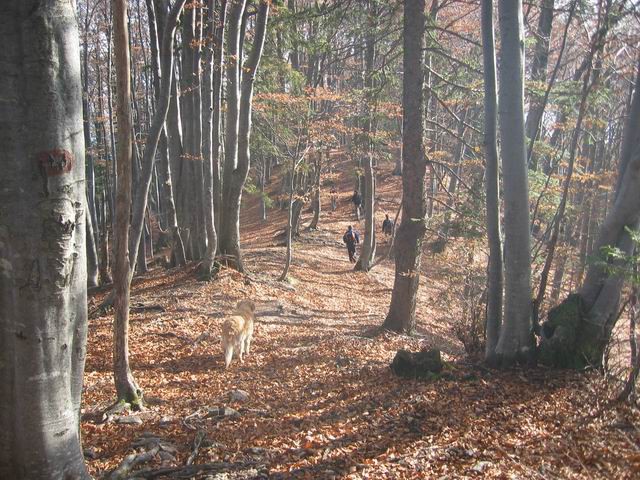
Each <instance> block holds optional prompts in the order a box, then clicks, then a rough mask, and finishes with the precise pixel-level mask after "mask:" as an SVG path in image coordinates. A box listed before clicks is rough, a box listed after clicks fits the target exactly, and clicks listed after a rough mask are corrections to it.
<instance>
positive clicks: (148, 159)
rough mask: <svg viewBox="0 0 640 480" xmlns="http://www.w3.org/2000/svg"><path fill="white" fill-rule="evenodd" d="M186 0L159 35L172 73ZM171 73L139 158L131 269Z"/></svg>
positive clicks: (165, 78)
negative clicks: (140, 162) (141, 155)
mask: <svg viewBox="0 0 640 480" xmlns="http://www.w3.org/2000/svg"><path fill="white" fill-rule="evenodd" d="M185 1H186V0H176V2H175V3H174V4H173V6H172V7H171V11H170V12H169V15H168V17H167V22H166V25H165V28H164V32H163V35H162V44H163V47H162V49H161V50H162V51H163V52H164V54H163V56H162V59H161V61H162V66H161V71H162V72H171V71H172V70H173V37H174V35H175V30H176V23H177V21H178V16H179V15H180V12H181V11H182V7H183V5H184V3H185ZM172 79H173V77H172V75H164V76H163V77H162V81H161V82H160V85H161V86H160V96H159V99H158V105H157V107H156V113H155V115H154V117H153V121H152V123H151V127H150V129H149V133H148V134H147V140H146V142H145V148H144V154H143V157H142V173H141V176H140V181H139V182H138V183H139V185H138V188H137V190H136V192H135V196H134V202H133V216H132V218H131V238H130V240H129V252H130V254H129V256H130V259H129V263H130V268H131V269H132V270H133V268H134V266H135V264H136V259H137V257H138V248H139V245H140V243H141V242H142V241H144V238H143V237H142V230H143V228H144V220H145V213H146V211H147V200H148V197H149V187H150V186H151V180H152V178H153V169H154V166H155V159H156V152H157V149H158V142H159V140H160V134H161V133H162V129H163V127H164V123H165V120H166V118H167V112H168V111H169V100H170V93H171V84H172Z"/></svg>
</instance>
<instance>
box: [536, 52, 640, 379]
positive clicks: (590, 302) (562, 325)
mask: <svg viewBox="0 0 640 480" xmlns="http://www.w3.org/2000/svg"><path fill="white" fill-rule="evenodd" d="M639 82H640V62H638V73H637V76H636V84H635V85H636V87H635V91H634V93H633V100H632V102H631V107H630V109H629V116H628V118H627V122H626V125H625V129H624V134H623V138H622V148H621V152H620V162H619V173H618V181H617V184H616V196H615V200H614V203H613V206H612V207H611V208H610V210H609V212H608V214H607V216H606V217H605V220H604V222H603V223H602V226H601V228H600V233H599V235H598V237H597V240H596V241H595V242H594V245H593V252H594V255H595V256H597V257H599V260H600V261H597V262H593V263H592V264H591V266H590V268H589V270H588V272H587V277H586V279H585V281H584V284H583V285H582V288H581V289H580V292H579V293H577V294H573V295H570V296H569V297H568V298H567V299H566V300H565V301H564V302H562V303H561V304H560V305H559V306H558V307H556V308H554V309H552V310H551V311H550V312H549V314H548V316H547V321H546V322H545V324H544V325H543V326H542V329H541V334H542V342H541V345H540V352H539V353H540V355H539V357H540V360H541V361H542V362H543V363H545V364H549V365H553V366H558V367H573V368H582V367H584V366H585V365H600V364H601V361H602V354H603V351H604V349H605V347H606V345H607V343H608V341H609V338H610V336H611V331H612V330H613V327H614V326H615V322H616V321H617V319H618V315H617V313H618V304H619V301H620V293H621V290H622V286H623V283H624V277H625V276H624V275H623V274H621V273H620V271H619V270H620V269H623V261H620V260H618V261H615V260H614V259H611V258H609V257H608V256H607V254H606V252H605V251H603V249H605V248H606V247H610V248H617V249H619V250H620V252H621V254H622V256H629V255H632V254H633V252H634V250H635V248H636V247H637V245H636V244H635V242H634V241H633V239H632V237H631V235H630V233H629V230H638V228H640V195H638V189H639V185H640V88H639V87H638V85H640V83H639Z"/></svg>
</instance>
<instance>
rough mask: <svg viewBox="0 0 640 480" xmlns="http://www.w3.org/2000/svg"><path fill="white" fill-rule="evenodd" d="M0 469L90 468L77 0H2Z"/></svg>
mask: <svg viewBox="0 0 640 480" xmlns="http://www.w3.org/2000/svg"><path fill="white" fill-rule="evenodd" d="M0 42H1V43H2V49H0V65H2V67H1V70H2V74H1V75H0V91H1V92H2V102H1V107H0V125H2V127H1V128H0V166H1V168H2V174H0V218H1V219H2V220H1V221H0V330H1V331H2V332H3V333H2V335H0V478H3V479H7V480H8V479H16V480H18V479H29V480H52V479H55V480H64V479H71V478H73V479H87V480H88V479H89V478H90V476H89V475H88V473H87V471H86V469H85V466H84V458H83V455H82V449H81V446H80V429H79V425H80V397H81V393H82V377H83V371H84V361H85V357H86V335H87V271H86V258H85V254H86V251H85V244H86V242H85V225H84V222H85V218H86V216H88V212H87V204H86V200H85V198H86V194H85V169H84V155H85V151H84V142H83V136H82V133H81V132H82V85H81V81H80V52H79V50H78V45H79V38H78V31H77V25H76V12H75V4H74V2H62V1H57V2H53V1H48V2H44V1H36V0H28V1H23V2H8V1H7V2H0Z"/></svg>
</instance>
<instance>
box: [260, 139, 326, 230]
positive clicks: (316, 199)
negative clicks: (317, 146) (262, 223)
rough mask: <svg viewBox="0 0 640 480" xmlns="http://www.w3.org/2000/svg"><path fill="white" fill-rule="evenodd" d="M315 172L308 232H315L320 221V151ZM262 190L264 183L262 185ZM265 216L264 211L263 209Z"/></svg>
mask: <svg viewBox="0 0 640 480" xmlns="http://www.w3.org/2000/svg"><path fill="white" fill-rule="evenodd" d="M315 163H316V164H315V170H314V172H313V173H314V175H313V218H312V219H311V223H310V224H309V230H317V229H318V222H319V221H320V213H321V212H322V202H321V199H320V194H321V189H320V183H321V182H320V180H321V178H322V174H321V173H322V150H320V151H319V152H318V157H317V159H316V162H315ZM262 185H263V188H264V181H263V183H262ZM265 214H266V209H265Z"/></svg>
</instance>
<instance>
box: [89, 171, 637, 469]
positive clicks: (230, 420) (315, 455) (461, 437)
mask: <svg viewBox="0 0 640 480" xmlns="http://www.w3.org/2000/svg"><path fill="white" fill-rule="evenodd" d="M342 164H343V166H345V170H346V162H343V163H342ZM390 168H391V167H389V172H390ZM334 176H335V179H336V181H337V184H338V186H339V192H340V201H339V208H338V209H337V211H335V212H331V211H327V209H326V208H325V211H324V212H323V215H322V217H321V222H320V230H318V231H315V232H305V231H303V232H302V237H301V238H300V239H299V241H297V242H296V243H295V245H294V261H293V264H292V268H291V272H290V277H291V279H290V281H289V282H287V283H282V282H278V281H277V278H278V276H279V275H280V272H281V270H282V267H283V264H284V253H285V251H284V250H285V249H284V248H283V247H282V246H280V245H278V239H277V234H278V232H279V231H281V230H282V229H283V226H284V224H285V215H286V212H282V211H278V210H276V209H271V210H270V211H269V219H268V220H267V221H266V222H263V221H262V220H261V219H260V215H259V202H258V200H257V199H256V198H251V197H249V196H248V195H247V196H246V197H247V198H246V199H245V207H246V208H245V209H244V211H243V218H242V231H243V248H244V250H243V251H244V255H245V256H244V261H245V265H246V267H247V270H248V272H249V273H248V275H242V274H239V273H237V272H235V271H232V270H228V269H223V270H222V271H221V272H220V274H219V275H218V277H217V278H216V279H215V281H213V282H208V283H207V282H200V281H198V280H197V279H196V275H195V267H194V266H190V267H187V268H185V269H172V270H164V269H161V268H156V269H152V271H151V272H150V273H149V274H147V275H145V276H144V277H142V278H138V279H136V280H135V281H134V285H133V290H132V304H133V305H136V304H143V305H147V306H148V305H160V306H162V307H163V309H164V311H152V310H144V311H133V312H132V316H131V331H130V358H131V365H132V370H133V373H134V376H135V378H136V380H137V381H138V383H139V385H140V387H141V388H142V389H143V391H144V394H145V400H146V402H147V406H146V408H145V409H144V411H142V412H132V413H130V414H124V415H121V416H114V417H113V418H108V419H106V421H105V418H103V416H102V412H104V411H105V409H106V408H107V407H108V406H109V405H110V404H111V403H113V400H114V397H115V390H114V387H113V380H112V374H111V358H112V357H111V348H112V347H111V345H112V332H111V328H112V314H111V313H109V314H106V315H104V316H97V317H94V318H92V319H91V320H90V324H89V346H88V358H87V362H86V373H85V390H84V397H83V422H82V436H83V445H84V447H85V453H86V455H87V462H88V465H89V468H90V471H91V473H92V474H93V475H94V476H95V477H96V478H102V477H104V476H105V474H107V472H109V471H110V470H111V469H113V468H114V467H116V466H118V465H119V464H120V463H121V462H122V460H123V459H124V458H125V456H127V455H129V454H132V453H135V452H136V451H142V450H145V449H146V450H149V449H150V448H151V447H152V446H156V447H158V446H159V447H160V448H159V449H158V448H156V450H153V453H156V455H155V456H154V458H153V460H152V461H151V462H150V463H148V464H146V465H144V466H140V467H139V468H156V469H157V468H160V467H161V466H180V465H185V464H186V463H188V462H189V457H190V456H191V454H192V453H193V452H194V450H197V452H196V453H197V454H196V456H195V458H192V459H191V461H192V462H193V463H194V464H205V463H206V464H216V465H220V466H223V467H224V473H222V474H215V473H214V470H211V471H210V472H207V473H200V474H199V476H194V477H190V478H219V479H222V478H256V477H258V478H320V479H324V478H351V479H360V478H506V479H516V478H521V479H530V478H541V479H553V478H584V479H593V478H620V479H622V478H640V414H639V413H638V411H637V410H636V409H634V408H632V407H629V406H626V405H621V404H615V405H610V404H609V403H608V402H607V400H606V396H605V397H603V395H602V391H601V390H600V387H601V382H599V380H598V376H597V375H596V374H595V373H592V374H581V373H575V372H554V371H549V370H544V369H533V370H511V371H507V372H498V371H491V370H488V369H486V368H484V367H482V366H479V365H476V364H474V363H472V362H470V361H468V360H466V359H465V355H464V351H463V348H462V345H461V344H460V342H459V340H458V339H457V338H456V335H454V333H453V329H452V325H453V324H454V323H455V321H456V317H457V316H459V312H460V311H461V309H462V308H463V306H462V305H460V304H459V303H456V301H455V297H450V296H447V291H448V290H450V285H449V284H448V282H449V281H451V279H452V278H456V277H455V275H454V274H455V272H457V271H459V270H460V269H461V268H463V264H464V262H466V257H465V256H464V255H462V254H461V253H460V252H459V251H457V250H456V248H455V246H452V247H451V248H450V249H447V251H446V252H445V253H442V254H438V255H434V254H432V253H427V254H426V255H425V258H424V260H423V274H424V277H423V279H422V284H421V287H420V295H419V299H418V306H417V311H418V318H419V322H418V332H419V334H418V335H417V336H415V337H406V336H402V335H395V334H391V333H388V332H382V333H381V332H379V330H378V327H379V326H380V325H381V324H382V322H383V320H384V317H385V315H386V313H387V309H388V305H389V301H390V296H391V289H392V286H393V278H394V268H393V262H392V261H391V260H385V261H383V262H382V263H381V264H380V265H378V266H377V267H376V268H375V269H374V270H373V271H372V272H370V273H368V274H365V273H356V272H353V270H352V266H351V264H350V263H349V261H348V257H347V252H346V250H345V248H344V246H343V245H342V243H341V237H342V233H343V232H344V230H345V229H346V226H347V225H349V224H353V225H355V226H356V227H357V228H358V229H359V230H360V231H361V232H362V230H363V229H364V222H361V223H357V222H355V219H354V218H353V214H352V209H351V205H350V204H349V202H348V197H349V196H350V194H351V191H352V188H351V187H352V185H353V182H352V177H350V176H348V175H346V174H344V175H342V174H340V173H336V174H334ZM274 188H275V187H274ZM378 188H379V192H378V193H379V198H378V210H379V212H380V213H379V215H380V219H379V221H378V227H379V225H380V223H381V220H382V218H383V217H384V212H385V211H386V212H387V213H389V214H390V216H391V217H392V218H393V216H394V214H395V211H396V208H397V204H398V202H399V200H400V198H399V195H398V194H397V192H398V191H399V179H398V178H394V177H391V175H390V173H388V174H381V176H380V179H379V183H378ZM326 190H328V188H327V189H326ZM323 205H324V206H328V205H329V201H328V198H326V199H325V201H323ZM308 219H309V213H305V220H306V221H305V224H306V223H308V222H307V221H308ZM379 241H381V245H380V252H381V253H383V252H384V251H385V248H387V246H388V243H386V242H388V241H387V240H386V239H384V238H379ZM104 294H105V293H104V292H103V293H100V294H96V295H94V296H93V297H92V298H91V299H90V308H91V307H92V306H95V305H97V304H98V303H99V302H100V300H101V299H102V297H103V295H104ZM243 298H251V299H253V300H255V302H256V304H257V306H258V307H257V314H258V323H257V326H256V330H255V333H254V341H253V343H252V348H251V353H250V354H249V355H248V356H247V357H246V359H245V361H244V364H240V363H239V362H238V361H237V360H234V362H233V363H232V365H231V367H230V368H229V369H228V370H224V368H223V357H222V349H221V345H220V340H219V333H220V326H221V323H222V321H223V319H224V316H225V315H226V314H227V313H228V312H229V311H230V310H231V309H232V307H233V306H234V305H235V303H236V302H237V301H238V300H240V299H243ZM443 299H444V301H443ZM425 346H432V347H437V348H439V349H441V351H442V352H443V358H444V359H445V360H446V361H447V375H444V376H442V377H441V378H439V379H436V380H432V381H408V380H402V379H399V378H397V377H395V376H394V375H393V374H392V372H391V370H390V369H389V364H390V362H391V360H392V359H393V357H394V355H395V353H396V351H397V350H398V349H400V348H405V349H409V350H412V351H417V350H419V349H421V348H423V347H425ZM237 390H242V391H244V392H246V393H247V394H248V398H235V399H234V398H231V397H232V396H235V397H242V396H243V394H242V392H237ZM225 407H226V409H225ZM127 422H130V423H127ZM201 438H203V439H204V441H203V442H202V443H201V445H200V447H199V448H197V449H194V439H201ZM196 443H197V442H196ZM216 462H220V463H216ZM156 478H164V477H156Z"/></svg>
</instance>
